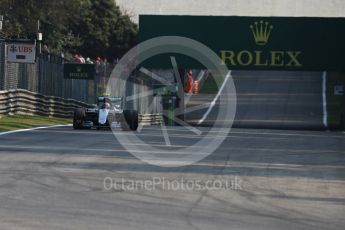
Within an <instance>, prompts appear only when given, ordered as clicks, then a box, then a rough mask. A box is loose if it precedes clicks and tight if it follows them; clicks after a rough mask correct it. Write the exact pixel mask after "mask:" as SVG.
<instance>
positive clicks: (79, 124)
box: [73, 108, 85, 129]
mask: <svg viewBox="0 0 345 230" xmlns="http://www.w3.org/2000/svg"><path fill="white" fill-rule="evenodd" d="M84 118H85V110H84V109H83V108H77V109H75V110H74V115H73V128H74V129H82V128H83V121H84Z"/></svg>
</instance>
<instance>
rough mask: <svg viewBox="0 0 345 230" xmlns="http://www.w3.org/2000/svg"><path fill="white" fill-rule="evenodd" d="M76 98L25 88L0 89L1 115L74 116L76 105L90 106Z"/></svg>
mask: <svg viewBox="0 0 345 230" xmlns="http://www.w3.org/2000/svg"><path fill="white" fill-rule="evenodd" d="M89 106H90V105H89V104H87V103H83V102H80V101H77V100H74V99H64V98H61V97H55V96H44V95H42V94H39V93H34V92H31V91H28V90H24V89H13V90H4V91H0V115H13V114H28V115H43V116H53V117H65V118H68V117H73V111H74V108H76V107H89Z"/></svg>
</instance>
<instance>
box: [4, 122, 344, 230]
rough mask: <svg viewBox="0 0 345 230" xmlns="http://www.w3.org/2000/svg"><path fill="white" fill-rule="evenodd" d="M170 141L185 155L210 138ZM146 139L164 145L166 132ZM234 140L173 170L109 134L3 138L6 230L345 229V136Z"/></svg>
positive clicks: (271, 135)
mask: <svg viewBox="0 0 345 230" xmlns="http://www.w3.org/2000/svg"><path fill="white" fill-rule="evenodd" d="M199 128H200V130H201V131H202V132H203V134H204V133H205V132H207V131H208V129H207V127H199ZM117 132H122V131H117ZM166 132H167V133H168V134H169V137H170V140H171V143H172V144H173V145H178V146H179V148H183V147H184V146H188V145H190V144H192V143H194V142H195V141H196V140H198V138H202V137H203V134H202V135H201V136H196V135H194V134H193V133H192V134H191V133H190V132H189V131H188V130H185V129H184V128H183V127H173V128H168V129H167V131H166ZM137 136H138V138H140V139H142V140H144V141H145V142H146V143H151V144H152V145H153V146H155V147H160V146H162V145H164V137H163V135H162V130H161V129H160V127H159V126H152V127H144V128H143V129H142V130H141V132H140V133H137ZM224 136H225V141H224V142H223V143H222V144H221V146H220V147H219V148H218V149H217V150H216V151H215V152H214V153H213V154H211V155H209V156H208V157H206V158H205V159H203V160H202V161H200V162H197V163H195V164H193V165H190V166H184V167H172V168H166V167H159V166H153V165H149V164H147V163H144V162H142V161H141V160H139V159H137V158H135V157H134V156H132V155H131V154H129V153H128V152H127V151H126V150H125V149H124V148H123V146H122V145H120V143H119V142H118V141H117V139H116V138H115V137H114V135H113V134H112V132H110V131H105V130H73V129H72V127H53V128H47V129H38V130H32V131H25V132H17V133H9V134H5V135H1V136H0V156H1V157H0V229H16V230H18V229H29V230H31V229H35V230H37V229H83V230H85V229H122V230H123V229H126V230H127V229H151V230H155V229H174V230H175V229H253V230H254V229H255V230H257V229H265V230H267V229H272V230H273V229H281V230H282V229H284V230H285V229H308V230H309V229H320V230H321V229H322V230H323V229H339V230H340V229H343V227H344V226H345V220H344V214H345V134H344V133H343V132H325V131H296V130H268V129H237V128H233V129H232V130H231V132H230V133H224ZM132 144H135V143H132Z"/></svg>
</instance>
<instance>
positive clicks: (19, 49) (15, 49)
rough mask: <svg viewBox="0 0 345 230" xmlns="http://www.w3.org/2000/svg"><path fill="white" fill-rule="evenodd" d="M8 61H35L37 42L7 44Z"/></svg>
mask: <svg viewBox="0 0 345 230" xmlns="http://www.w3.org/2000/svg"><path fill="white" fill-rule="evenodd" d="M7 61H8V62H16V63H35V61H36V44H27V43H11V44H8V46H7Z"/></svg>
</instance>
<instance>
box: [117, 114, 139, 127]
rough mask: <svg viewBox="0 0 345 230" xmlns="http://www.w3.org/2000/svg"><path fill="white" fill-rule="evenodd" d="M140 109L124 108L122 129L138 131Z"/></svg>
mask: <svg viewBox="0 0 345 230" xmlns="http://www.w3.org/2000/svg"><path fill="white" fill-rule="evenodd" d="M138 119H139V118H138V111H136V110H124V111H123V115H122V121H121V128H122V130H132V131H136V130H137V129H138V124H139V120H138Z"/></svg>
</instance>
